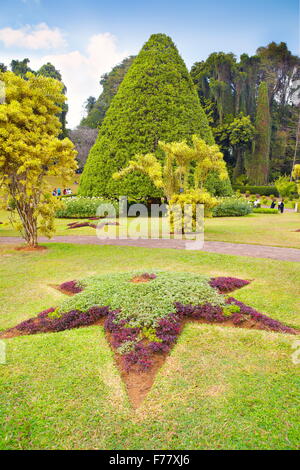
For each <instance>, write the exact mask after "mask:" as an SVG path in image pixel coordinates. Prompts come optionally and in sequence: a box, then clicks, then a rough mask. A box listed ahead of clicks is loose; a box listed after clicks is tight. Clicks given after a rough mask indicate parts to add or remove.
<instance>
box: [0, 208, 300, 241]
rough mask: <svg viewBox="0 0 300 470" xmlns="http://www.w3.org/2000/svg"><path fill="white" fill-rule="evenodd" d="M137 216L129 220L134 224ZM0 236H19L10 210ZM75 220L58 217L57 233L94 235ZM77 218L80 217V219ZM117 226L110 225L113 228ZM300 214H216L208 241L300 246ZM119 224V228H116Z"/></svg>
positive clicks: (144, 226) (2, 214)
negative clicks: (10, 221) (71, 225)
mask: <svg viewBox="0 0 300 470" xmlns="http://www.w3.org/2000/svg"><path fill="white" fill-rule="evenodd" d="M134 220H135V219H129V224H132V223H133V222H134ZM141 220H142V223H141V233H142V234H147V233H148V221H147V219H141ZM0 221H1V222H4V224H3V225H0V237H1V236H6V237H8V236H19V235H20V234H18V232H17V231H15V230H13V229H12V227H11V226H10V225H9V224H8V212H7V211H4V210H2V211H0ZM74 221H76V219H56V228H57V232H56V235H57V236H61V235H70V236H76V235H90V236H93V235H95V229H93V228H91V227H82V228H76V229H71V230H70V229H68V224H69V223H72V222H74ZM77 221H78V219H77ZM126 227H127V225H126V226H125V222H124V220H123V219H121V220H120V230H122V229H124V228H126ZM112 229H113V230H114V228H110V230H112ZM299 229H300V214H299V213H295V212H286V213H284V214H251V215H249V216H246V217H216V218H212V219H205V240H207V241H223V242H231V243H250V244H257V245H269V246H279V247H289V248H299V249H300V232H296V230H299ZM118 230H119V227H117V231H118Z"/></svg>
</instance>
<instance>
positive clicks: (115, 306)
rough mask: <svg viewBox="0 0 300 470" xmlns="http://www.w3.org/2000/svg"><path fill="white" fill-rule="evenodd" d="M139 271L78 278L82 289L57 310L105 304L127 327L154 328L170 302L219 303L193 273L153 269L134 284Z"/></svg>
mask: <svg viewBox="0 0 300 470" xmlns="http://www.w3.org/2000/svg"><path fill="white" fill-rule="evenodd" d="M138 274H142V273H139V272H129V273H120V274H109V275H101V276H93V277H90V278H87V279H84V280H82V281H81V285H83V286H84V287H85V289H84V291H83V292H81V293H80V294H77V295H76V296H74V297H71V298H68V299H67V300H65V301H63V302H62V304H61V305H60V307H59V311H60V312H61V313H64V312H67V311H70V310H80V311H87V310H88V309H89V308H90V307H92V306H94V305H99V306H109V307H110V309H112V310H113V311H117V310H119V309H120V312H119V313H117V314H116V317H117V319H118V321H117V323H119V322H120V321H124V322H126V325H127V326H128V327H130V328H143V327H147V328H155V327H156V325H157V321H158V320H159V319H161V318H163V317H164V316H165V315H167V314H169V313H170V312H172V310H173V308H174V302H183V303H187V304H194V305H198V304H201V303H203V302H210V303H211V304H212V305H223V303H224V301H223V298H222V297H221V296H220V295H218V294H217V293H216V292H215V291H214V290H213V289H212V288H211V287H210V286H209V284H208V280H207V279H206V278H205V277H203V276H201V275H197V274H189V275H187V274H186V273H172V274H170V273H168V272H159V273H158V272H156V274H157V277H156V278H155V279H153V280H151V281H149V282H145V283H134V282H130V280H131V279H132V278H133V277H134V276H137V275H138ZM113 323H115V321H113Z"/></svg>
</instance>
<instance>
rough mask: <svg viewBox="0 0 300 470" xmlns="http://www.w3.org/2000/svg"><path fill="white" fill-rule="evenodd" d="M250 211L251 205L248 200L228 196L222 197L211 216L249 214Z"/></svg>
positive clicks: (240, 215)
mask: <svg viewBox="0 0 300 470" xmlns="http://www.w3.org/2000/svg"><path fill="white" fill-rule="evenodd" d="M252 211H253V209H252V206H251V204H249V202H248V201H245V200H244V199H235V198H228V199H223V200H222V201H221V202H220V203H219V204H218V205H217V206H216V207H214V209H213V211H212V212H213V217H242V216H245V215H248V214H251V212H252Z"/></svg>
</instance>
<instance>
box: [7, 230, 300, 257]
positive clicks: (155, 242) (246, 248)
mask: <svg viewBox="0 0 300 470" xmlns="http://www.w3.org/2000/svg"><path fill="white" fill-rule="evenodd" d="M39 242H40V243H74V244H79V245H115V246H135V247H143V248H173V249H177V250H180V249H187V248H188V249H190V250H193V249H195V247H194V243H195V242H185V241H184V240H162V239H148V240H143V239H140V240H129V239H125V240H119V239H116V240H99V239H98V238H96V237H93V236H80V235H78V236H77V235H75V236H61V237H54V238H52V239H51V240H48V239H47V238H45V237H40V238H39ZM21 243H23V240H22V239H21V238H19V237H1V238H0V244H2V245H4V244H14V245H18V244H21ZM198 250H199V248H198ZM202 250H203V251H206V252H210V253H221V254H226V255H236V256H251V257H254V258H269V259H276V260H281V261H295V262H298V263H299V262H300V250H298V249H296V248H278V247H274V246H265V245H247V244H244V243H227V242H212V241H207V242H205V243H204V247H203V248H202Z"/></svg>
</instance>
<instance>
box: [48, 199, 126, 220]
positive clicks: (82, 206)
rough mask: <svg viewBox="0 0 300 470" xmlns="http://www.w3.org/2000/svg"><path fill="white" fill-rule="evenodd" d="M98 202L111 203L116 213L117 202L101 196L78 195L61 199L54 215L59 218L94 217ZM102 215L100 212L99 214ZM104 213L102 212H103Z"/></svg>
mask: <svg viewBox="0 0 300 470" xmlns="http://www.w3.org/2000/svg"><path fill="white" fill-rule="evenodd" d="M100 204H112V205H113V206H114V208H115V210H116V215H117V214H118V206H119V204H118V202H116V201H112V200H109V199H104V198H101V197H91V198H89V197H80V196H76V197H73V198H67V199H65V200H64V201H63V206H62V208H61V209H58V210H57V212H56V217H58V218H61V219H64V218H65V219H68V218H70V219H72V218H74V219H80V218H86V217H96V215H97V209H98V207H99V205H100ZM101 215H102V214H101ZM103 215H104V214H103Z"/></svg>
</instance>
